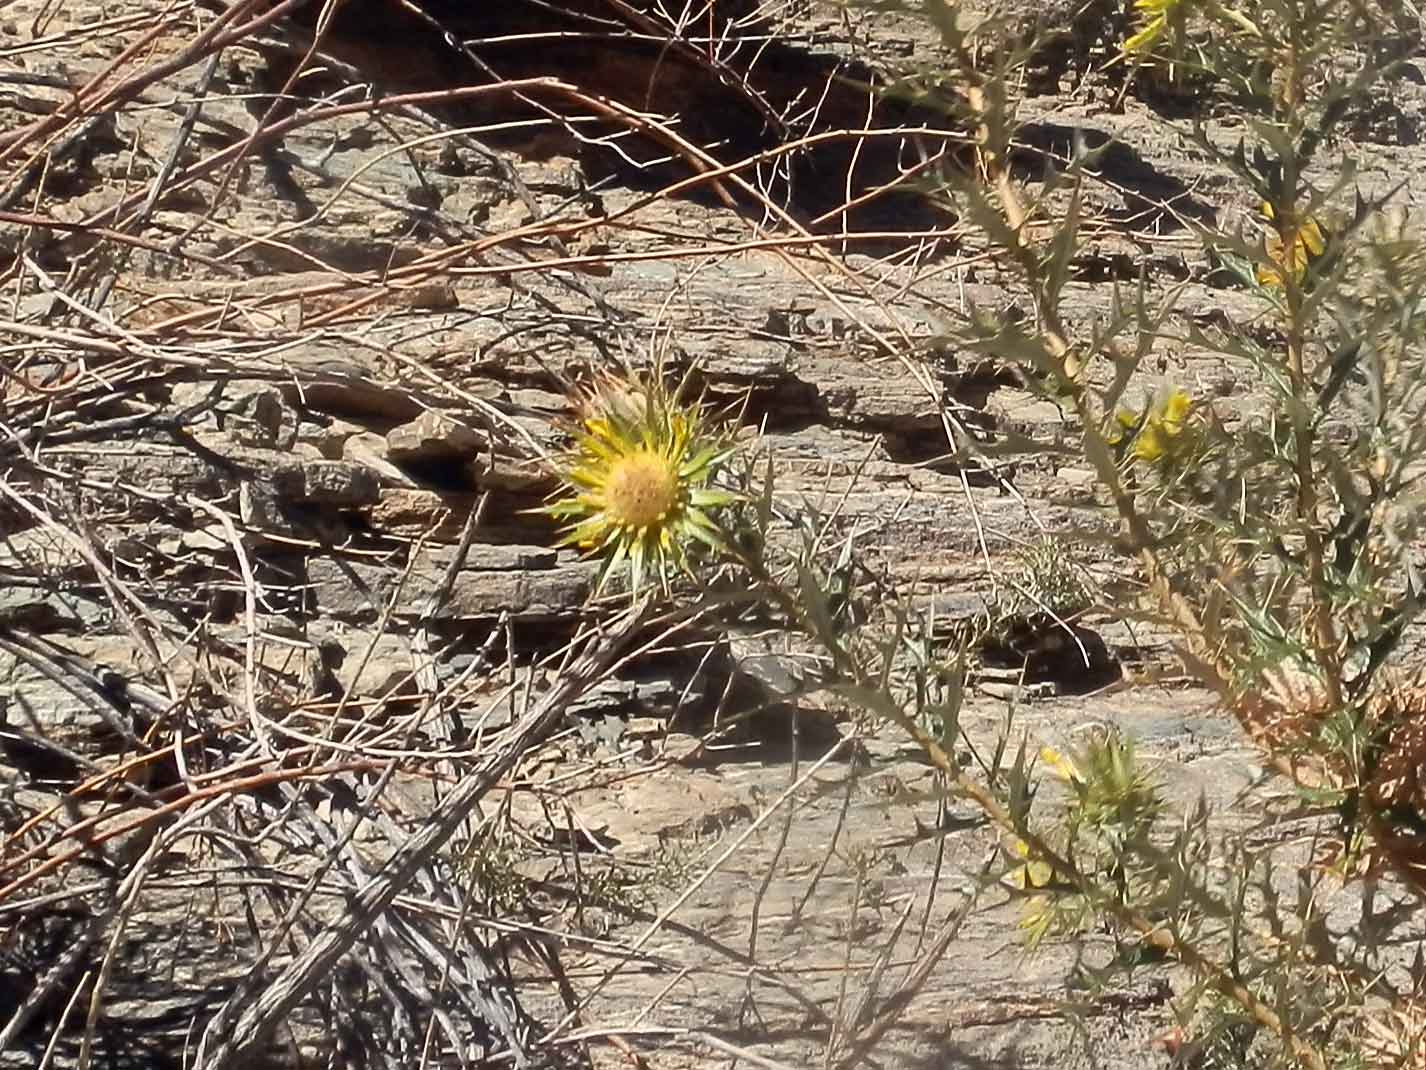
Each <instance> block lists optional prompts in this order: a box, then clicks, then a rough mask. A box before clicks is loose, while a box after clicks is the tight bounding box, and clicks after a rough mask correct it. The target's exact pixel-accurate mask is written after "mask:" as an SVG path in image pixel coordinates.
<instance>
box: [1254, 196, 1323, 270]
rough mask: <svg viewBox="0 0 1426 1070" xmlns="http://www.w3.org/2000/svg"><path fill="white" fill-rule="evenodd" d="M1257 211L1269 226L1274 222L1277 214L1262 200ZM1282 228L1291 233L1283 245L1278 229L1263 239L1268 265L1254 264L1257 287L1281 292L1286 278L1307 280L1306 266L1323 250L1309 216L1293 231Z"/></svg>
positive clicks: (1317, 227) (1317, 228)
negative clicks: (1256, 265)
mask: <svg viewBox="0 0 1426 1070" xmlns="http://www.w3.org/2000/svg"><path fill="white" fill-rule="evenodd" d="M1260 210H1261V211H1262V213H1263V215H1264V216H1265V217H1266V218H1267V220H1268V222H1269V223H1275V222H1276V220H1277V213H1276V212H1275V211H1274V210H1273V206H1272V205H1271V204H1269V203H1267V202H1266V201H1264V202H1263V204H1262V207H1261V209H1260ZM1286 229H1288V230H1290V232H1291V233H1290V236H1289V238H1288V240H1287V241H1286V242H1284V241H1283V233H1284V231H1283V229H1282V228H1278V227H1274V228H1273V229H1271V230H1269V231H1268V232H1267V235H1266V236H1265V237H1264V239H1263V251H1264V252H1265V253H1266V254H1267V258H1268V260H1269V263H1267V264H1259V265H1258V270H1257V278H1258V284H1259V285H1260V286H1267V287H1270V288H1271V289H1275V290H1281V289H1282V288H1283V287H1284V285H1285V281H1284V280H1285V278H1286V276H1288V275H1291V276H1292V280H1293V281H1294V282H1299V283H1300V282H1301V281H1302V280H1303V279H1304V278H1306V277H1307V267H1308V265H1309V264H1310V263H1311V262H1312V261H1314V260H1316V259H1317V258H1318V257H1320V256H1322V254H1323V253H1325V252H1326V251H1327V241H1326V239H1325V238H1324V237H1323V234H1322V227H1321V226H1320V225H1319V224H1318V222H1317V220H1315V219H1313V218H1312V217H1311V216H1308V217H1307V218H1306V219H1304V220H1302V221H1301V222H1299V223H1298V224H1297V226H1296V227H1295V228H1286Z"/></svg>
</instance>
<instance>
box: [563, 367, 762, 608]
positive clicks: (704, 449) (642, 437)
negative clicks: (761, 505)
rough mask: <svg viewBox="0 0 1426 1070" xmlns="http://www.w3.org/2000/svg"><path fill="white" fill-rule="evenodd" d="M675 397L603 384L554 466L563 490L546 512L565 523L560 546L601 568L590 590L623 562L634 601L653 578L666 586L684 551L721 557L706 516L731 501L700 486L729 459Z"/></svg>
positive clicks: (695, 411)
mask: <svg viewBox="0 0 1426 1070" xmlns="http://www.w3.org/2000/svg"><path fill="white" fill-rule="evenodd" d="M681 394H682V387H679V388H678V389H674V390H670V389H669V388H668V387H667V386H665V385H664V384H663V383H662V382H661V381H660V380H658V379H657V378H656V377H655V378H652V379H650V380H649V381H648V382H644V381H640V380H638V379H629V380H621V379H617V378H614V377H605V378H604V379H602V380H601V381H600V382H599V383H598V384H597V385H596V386H595V387H594V389H593V390H592V391H590V392H589V393H588V394H587V395H586V396H585V397H584V398H583V399H582V401H581V406H580V407H581V410H582V412H581V419H580V423H579V425H578V427H577V428H576V430H575V432H574V443H573V445H572V447H571V448H570V449H569V451H568V452H567V453H566V454H565V456H564V457H563V458H561V459H560V460H559V462H558V464H557V469H558V475H559V479H560V482H561V484H562V486H561V487H560V489H559V491H557V492H556V494H557V498H556V500H555V501H553V502H551V503H550V504H549V505H547V506H545V508H544V512H546V513H547V514H549V515H550V516H553V517H555V518H556V519H558V520H562V521H566V522H567V523H566V526H565V528H564V537H563V538H562V539H561V540H560V545H561V546H575V547H578V548H579V549H580V550H582V551H584V552H585V553H587V554H590V555H599V556H602V557H603V558H604V562H603V567H602V568H601V569H600V575H599V583H598V587H599V588H601V589H602V587H603V585H604V583H605V581H606V580H607V579H608V577H609V575H610V574H611V573H612V572H613V571H614V570H616V569H617V568H619V566H621V565H622V564H624V563H625V562H626V561H627V562H628V564H629V568H630V573H631V577H630V585H631V587H632V589H633V592H634V593H635V594H637V593H638V591H639V589H640V587H641V586H642V584H643V581H644V576H645V574H646V573H648V572H653V573H655V574H656V575H657V576H658V579H659V582H660V584H662V585H663V586H664V587H665V588H667V586H668V580H669V575H670V573H671V572H673V571H674V570H675V569H685V570H686V569H687V567H688V564H687V560H688V559H687V547H688V545H689V544H690V542H698V543H702V544H704V545H706V546H709V547H711V548H713V549H715V550H721V549H722V548H723V545H724V543H723V536H722V531H721V529H720V528H719V526H718V524H717V523H716V522H715V521H714V519H713V517H712V515H711V511H712V510H714V509H716V508H717V507H719V506H723V505H727V504H729V503H731V502H732V501H734V500H735V499H736V495H734V494H731V493H729V492H727V491H722V490H717V489H715V488H713V487H710V486H709V485H708V484H709V483H710V482H711V480H712V479H713V477H714V476H715V475H716V474H717V472H718V470H719V469H720V468H721V467H722V466H723V464H724V463H725V462H726V461H727V460H728V458H729V457H731V456H732V454H733V445H732V443H731V441H730V439H729V438H728V437H727V436H726V435H722V434H718V433H715V432H714V431H713V430H712V429H711V428H710V427H709V425H708V423H707V421H706V419H705V416H704V412H703V409H702V407H701V406H699V405H698V404H696V403H687V402H685V401H684V400H683V399H682V397H681Z"/></svg>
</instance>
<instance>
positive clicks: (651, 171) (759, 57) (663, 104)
mask: <svg viewBox="0 0 1426 1070" xmlns="http://www.w3.org/2000/svg"><path fill="white" fill-rule="evenodd" d="M320 6H321V5H318V4H312V5H309V7H308V8H307V9H305V10H304V11H303V13H301V14H300V15H299V16H298V17H297V18H298V21H299V22H305V23H306V24H308V25H310V24H311V22H312V20H313V19H314V17H315V13H316V11H317V10H318V9H319V8H320ZM755 7H756V5H752V4H750V3H749V2H733V3H727V4H724V3H719V4H717V5H709V9H708V15H707V18H708V19H709V20H711V21H710V25H709V26H708V27H698V28H697V30H696V31H695V29H691V28H690V29H687V30H686V31H685V33H686V36H685V38H683V39H675V40H669V39H668V33H667V31H666V29H665V30H664V31H663V32H662V33H661V32H660V27H661V26H662V25H663V24H662V23H660V22H659V21H658V18H657V14H656V13H657V11H658V9H657V8H656V7H655V6H654V5H651V4H639V3H633V4H630V5H627V9H626V10H625V9H618V8H614V7H612V6H610V5H607V4H604V3H602V2H596V0H564V2H563V3H560V4H548V3H534V2H530V0H511V2H508V3H505V4H499V5H484V4H482V5H472V4H468V3H464V2H455V0H425V3H424V11H425V15H426V17H424V18H422V17H419V16H417V15H415V14H413V13H412V12H411V11H409V10H407V9H406V8H405V7H404V6H401V5H395V4H386V3H379V2H377V0H354V2H352V3H349V4H348V5H346V6H345V7H344V8H342V10H341V11H340V13H339V14H338V16H337V17H336V18H335V20H334V22H333V24H332V28H331V31H330V32H329V33H328V35H327V36H326V37H325V38H324V40H323V48H324V49H325V50H327V51H328V52H330V53H331V54H332V55H334V56H335V57H336V58H339V59H341V60H342V61H344V62H346V63H349V64H351V65H352V66H354V67H355V68H357V69H358V70H360V71H361V72H362V73H363V74H365V75H367V76H369V77H370V78H372V80H373V82H375V83H377V84H378V85H380V86H381V87H382V91H383V92H422V91H432V90H442V89H451V88H456V87H460V86H471V85H481V84H487V85H488V84H493V83H496V82H497V81H506V80H529V79H548V80H549V82H548V83H546V84H544V85H537V84H527V85H525V86H524V87H523V88H522V89H521V90H520V91H519V92H518V93H515V92H510V93H499V94H493V95H491V96H489V97H483V98H480V99H467V100H465V101H462V102H459V103H449V104H446V105H443V106H433V107H432V109H431V110H433V111H435V112H436V113H437V114H439V115H440V116H441V117H442V118H443V119H445V120H447V121H449V122H450V123H452V124H453V125H460V126H474V125H482V124H492V123H500V124H504V125H505V127H506V130H505V132H497V131H491V132H489V133H483V134H482V135H481V139H482V140H483V141H485V142H486V143H488V144H491V145H494V146H497V147H502V148H506V149H509V150H511V151H515V152H518V153H521V154H523V155H526V156H529V157H532V158H546V159H547V158H549V157H552V156H555V155H563V156H569V157H574V158H578V159H579V160H580V161H581V163H582V165H583V169H584V173H585V177H586V179H587V180H588V181H589V182H590V183H591V185H593V186H598V185H599V184H600V183H601V182H604V181H606V180H608V181H613V182H617V183H618V184H619V185H621V186H623V187H626V188H630V189H635V190H650V191H652V190H657V189H660V188H663V187H664V186H666V185H668V184H670V183H671V182H675V181H678V180H681V179H684V178H687V177H688V176H689V175H691V174H693V173H695V172H696V171H699V170H707V168H708V165H707V163H706V162H699V161H697V160H693V159H691V158H690V153H689V152H688V151H687V150H686V149H685V148H681V147H680V146H678V145H676V144H673V143H672V142H671V141H670V140H669V138H667V137H666V136H664V135H662V134H661V133H659V132H658V131H657V130H656V129H655V127H654V125H653V124H648V123H643V124H641V123H640V121H639V120H638V119H637V117H636V116H637V114H638V113H646V114H647V113H654V114H657V115H662V116H667V117H672V118H673V119H674V125H673V130H674V131H675V133H676V135H677V137H678V138H681V139H682V140H683V141H684V142H686V143H687V145H691V146H695V147H696V148H697V149H698V150H701V151H702V152H704V153H706V154H707V155H708V156H711V157H712V158H713V159H714V160H716V161H717V163H719V164H729V163H734V162H738V161H742V160H746V159H748V158H750V157H753V156H757V155H758V154H763V153H770V155H768V156H767V158H766V159H765V160H764V161H763V162H762V163H761V164H760V165H759V166H758V167H757V168H745V169H743V170H742V171H740V172H739V177H740V178H741V179H742V180H744V181H745V182H747V183H748V184H749V185H751V186H752V187H754V188H755V189H760V190H762V191H763V196H765V197H766V199H767V200H768V201H770V202H772V203H773V204H774V205H777V206H778V207H779V208H782V209H784V210H786V211H787V212H788V214H789V215H790V216H791V217H793V218H794V219H796V220H797V221H798V222H799V223H800V224H802V225H804V226H807V227H809V229H811V230H813V231H814V232H818V233H823V234H836V233H841V232H842V231H843V230H844V229H847V230H850V231H854V232H867V231H876V232H890V233H892V234H893V235H894V234H907V235H917V234H920V233H922V232H925V231H928V230H944V229H945V228H947V227H948V226H949V225H950V224H951V223H952V222H953V218H952V216H951V215H950V213H948V212H947V211H945V210H944V208H943V207H941V206H938V205H937V204H935V203H934V202H933V200H932V199H931V198H928V197H926V196H925V195H924V194H922V193H921V192H918V191H915V190H911V189H909V188H906V187H905V186H902V187H900V188H898V189H893V190H890V191H888V192H883V193H876V194H872V193H871V191H876V190H880V189H881V188H882V187H886V186H892V185H896V184H897V183H898V182H899V180H900V179H901V178H902V177H903V176H904V175H905V174H906V173H907V171H908V170H909V169H913V168H915V167H917V166H918V165H919V164H920V163H921V162H922V161H924V160H925V159H926V158H928V157H931V156H935V155H936V154H937V153H939V152H941V151H942V149H943V148H944V145H945V142H944V141H943V140H941V139H939V138H938V137H937V136H936V135H935V134H933V133H919V132H918V128H919V129H920V130H923V131H934V130H936V129H938V128H944V127H946V126H947V125H948V123H947V119H946V118H945V117H944V116H942V115H939V114H937V113H935V112H933V111H931V110H928V109H926V108H924V107H922V106H920V105H915V104H909V103H905V102H902V101H896V100H891V99H887V98H884V97H880V96H878V95H877V94H876V93H875V90H874V89H872V88H871V86H872V85H873V84H874V83H875V81H876V76H875V74H874V73H873V72H872V71H871V70H870V68H866V67H864V66H862V65H860V64H858V63H856V62H854V61H851V60H848V59H845V58H841V57H838V56H832V55H823V54H818V53H814V52H810V51H807V50H805V49H801V48H798V47H797V46H795V45H792V44H788V43H785V42H781V41H778V40H776V39H775V38H773V37H772V36H771V35H770V32H769V31H770V29H771V28H770V27H768V26H764V25H763V24H761V23H760V22H758V21H757V18H756V16H755ZM710 37H711V38H713V39H716V40H719V41H721V42H722V44H721V45H720V48H721V49H722V51H721V53H718V52H717V50H715V53H716V54H715V55H712V56H709V55H708V54H707V52H706V49H705V50H700V49H699V47H697V45H696V43H695V42H696V41H697V40H703V39H705V38H710ZM272 62H274V63H277V62H279V60H278V59H277V58H276V57H274V58H273V60H272ZM314 81H315V80H314ZM555 82H558V83H560V84H559V85H555V84H553V83H555ZM562 87H574V88H575V89H576V90H578V91H579V93H578V94H576V93H572V92H570V91H569V90H568V89H566V88H562ZM306 91H307V92H313V91H315V90H314V89H307V90H306ZM580 94H582V95H583V96H582V97H581V96H580ZM593 98H598V99H602V100H605V101H609V102H611V103H612V106H613V109H612V110H620V111H622V112H623V113H624V115H623V117H622V118H621V117H615V116H614V115H613V114H612V111H611V108H610V107H603V106H600V105H598V104H596V103H593V102H592V99H593ZM631 117H633V118H631ZM877 131H887V133H877ZM890 131H895V133H890ZM868 132H870V133H868ZM809 137H811V138H814V139H816V140H815V142H814V143H813V144H802V143H801V141H802V139H805V138H809ZM783 147H786V149H787V151H786V152H777V151H776V150H778V149H780V148H783ZM722 188H723V191H725V192H726V195H727V196H729V197H731V199H732V202H733V203H732V205H731V207H734V208H735V209H736V210H739V211H741V212H745V213H751V214H755V215H758V216H761V215H762V214H763V212H764V207H763V206H762V205H761V204H760V200H759V198H758V197H757V196H750V195H749V194H748V193H747V192H746V191H743V190H740V189H739V188H738V186H737V184H736V183H734V182H731V181H724V182H723V183H722ZM682 195H683V196H685V197H687V198H689V199H692V200H695V201H705V202H707V203H710V204H718V205H723V206H729V205H727V202H726V201H725V200H724V194H723V193H720V192H719V191H718V190H717V189H716V188H715V187H714V186H713V185H712V184H710V183H700V184H698V185H695V186H691V187H689V188H688V190H686V191H685V192H684V193H683V194H682ZM849 198H850V199H851V200H853V201H857V202H858V203H857V205H856V206H855V207H854V208H852V209H850V210H848V211H841V210H840V209H841V208H842V207H843V205H844V203H845V202H846V201H847V200H848V199H849ZM918 240H920V239H919V238H916V237H908V238H905V239H900V238H896V237H894V236H893V237H878V238H876V239H865V240H858V241H857V242H855V243H852V245H853V246H854V247H855V248H857V249H858V251H867V252H887V251H892V250H895V249H899V248H902V247H905V246H906V245H908V244H915V243H916V241H918Z"/></svg>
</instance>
